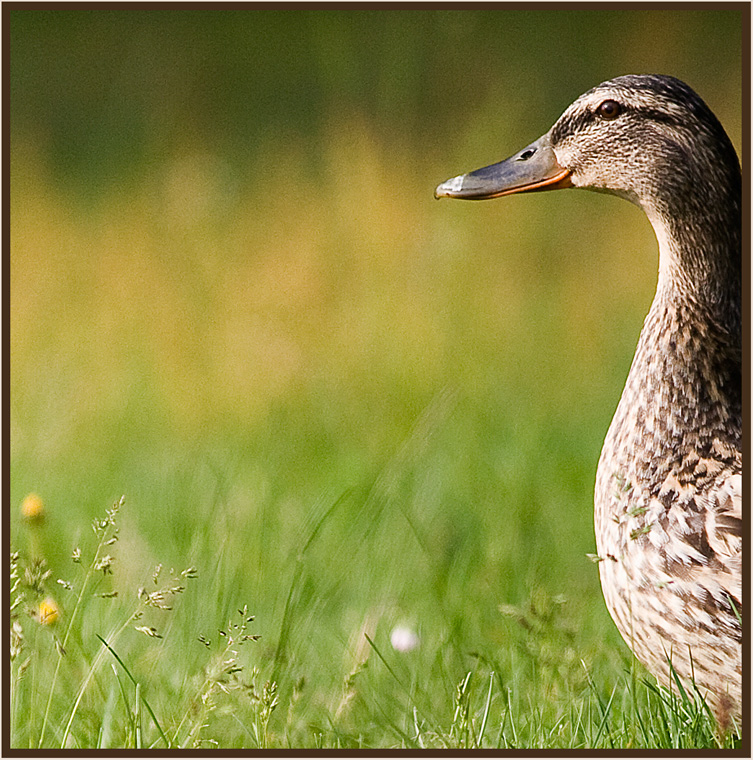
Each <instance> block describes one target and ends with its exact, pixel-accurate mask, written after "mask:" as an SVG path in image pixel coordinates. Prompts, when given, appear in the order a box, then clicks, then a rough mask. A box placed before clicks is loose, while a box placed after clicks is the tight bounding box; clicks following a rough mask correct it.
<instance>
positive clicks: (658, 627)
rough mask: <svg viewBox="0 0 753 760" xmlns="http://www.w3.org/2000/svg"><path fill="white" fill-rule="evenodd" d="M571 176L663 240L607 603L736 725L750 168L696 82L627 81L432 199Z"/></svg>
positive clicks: (606, 468) (617, 509) (601, 550)
mask: <svg viewBox="0 0 753 760" xmlns="http://www.w3.org/2000/svg"><path fill="white" fill-rule="evenodd" d="M605 103H606V106H604V105H603V104H605ZM550 154H551V155H550ZM534 156H536V157H535V160H532V158H533V157H534ZM526 161H530V162H531V173H530V176H527V177H524V179H522V180H521V179H520V178H519V177H520V175H521V172H522V171H523V170H524V169H525V163H521V162H526ZM535 161H538V162H539V163H540V164H542V165H543V168H542V166H535V165H534V164H535ZM534 169H535V171H534ZM511 171H514V173H515V177H514V178H513V179H511V178H510V176H511V175H510V172H511ZM563 185H568V186H573V187H583V188H588V189H595V190H599V191H603V192H610V193H613V194H617V195H620V196H622V197H625V198H627V199H629V200H631V201H633V202H634V203H636V204H637V205H639V206H640V207H641V208H643V209H644V211H645V212H646V214H647V216H648V218H649V220H650V221H651V224H652V225H653V227H654V230H655V232H656V236H657V239H658V242H659V278H658V283H657V291H656V295H655V297H654V301H653V303H652V305H651V308H650V311H649V313H648V316H647V317H646V321H645V324H644V326H643V330H642V332H641V335H640V339H639V342H638V347H637V349H636V353H635V357H634V359H633V363H632V366H631V369H630V372H629V374H628V378H627V381H626V384H625V388H624V390H623V393H622V398H621V399H620V402H619V405H618V407H617V411H616V413H615V416H614V419H613V420H612V424H611V426H610V428H609V431H608V433H607V436H606V439H605V442H604V447H603V450H602V453H601V458H600V460H599V466H598V471H597V477H596V489H595V532H596V544H597V548H598V554H599V558H600V562H599V571H600V576H601V583H602V588H603V591H604V597H605V600H606V603H607V607H608V608H609V611H610V613H611V614H612V617H613V619H614V621H615V623H616V624H617V627H618V629H619V630H620V633H621V634H622V636H623V637H624V639H625V640H626V641H627V643H628V644H629V646H630V647H631V648H632V650H633V652H634V653H635V655H636V657H637V658H638V659H639V660H640V661H641V662H642V663H643V664H644V665H645V666H646V667H647V668H648V669H649V670H650V671H651V672H652V673H653V674H654V675H656V676H657V677H658V678H659V680H660V681H661V682H662V683H664V684H669V683H670V678H669V661H670V660H671V663H672V666H673V667H674V669H675V670H676V671H677V673H678V674H679V675H681V676H682V677H684V678H690V677H693V678H694V679H695V682H696V684H697V685H698V686H699V687H700V688H701V690H702V692H705V694H706V696H707V698H708V700H709V702H710V704H711V705H712V706H713V707H714V709H715V710H716V714H717V718H718V720H719V723H720V726H721V727H722V729H725V730H726V728H727V727H728V725H729V722H730V720H731V719H734V720H735V721H738V722H739V719H740V717H741V714H742V705H741V699H742V695H741V691H742V653H741V646H742V645H741V641H742V626H741V619H742V618H741V616H742V612H743V599H742V534H743V521H742V455H741V439H742V387H741V385H742V384H741V359H742V330H741V258H740V257H741V218H740V207H741V176H740V166H739V163H738V160H737V156H736V154H735V151H734V148H733V147H732V145H731V143H730V141H729V138H728V137H727V135H726V133H725V132H724V129H723V128H722V126H721V125H720V123H719V122H718V120H717V119H716V117H715V116H714V115H713V113H712V112H711V111H710V109H709V108H708V107H707V106H706V104H705V103H704V102H703V101H702V100H701V98H700V97H698V95H697V94H696V93H695V92H693V90H691V89H690V88H689V87H688V86H687V85H685V84H684V83H682V82H680V81H679V80H677V79H674V78H672V77H665V76H657V75H647V76H626V77H618V78H617V79H613V80H611V81H609V82H604V83H603V84H601V85H599V86H598V87H595V88H594V89H593V90H590V91H589V92H587V93H585V94H584V95H582V96H581V97H580V98H578V100H576V101H575V102H574V103H573V104H572V105H571V106H570V107H569V108H568V109H567V110H566V111H565V113H564V114H563V115H562V116H561V117H560V119H559V120H558V121H557V122H556V124H555V125H554V126H553V127H552V129H551V130H550V131H549V132H548V133H547V134H546V135H545V136H544V137H543V138H541V139H540V140H538V141H536V142H535V143H532V144H531V146H528V148H526V149H525V150H524V151H521V153H519V154H517V155H516V156H513V157H511V158H510V159H508V160H507V161H506V162H502V163H501V164H498V165H495V167H490V168H487V169H484V170H479V171H478V172H474V173H471V174H470V175H463V176H461V177H456V178H454V179H453V180H448V182H447V183H444V184H443V185H441V186H440V187H439V188H438V189H437V195H438V196H451V197H472V198H484V197H495V196H498V195H502V194H508V193H510V192H525V191H526V190H538V189H549V187H550V186H551V187H562V186H563ZM607 254H608V251H606V252H605V255H607Z"/></svg>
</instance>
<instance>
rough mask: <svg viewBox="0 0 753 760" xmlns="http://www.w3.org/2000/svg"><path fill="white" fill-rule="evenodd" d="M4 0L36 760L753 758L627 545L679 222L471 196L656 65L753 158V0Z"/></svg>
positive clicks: (13, 339) (584, 202)
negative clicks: (603, 543) (653, 343)
mask: <svg viewBox="0 0 753 760" xmlns="http://www.w3.org/2000/svg"><path fill="white" fill-rule="evenodd" d="M3 13H4V14H6V19H9V21H10V29H11V32H10V34H11V43H12V44H11V62H12V66H11V82H10V84H11V106H12V110H13V114H14V116H13V119H12V122H11V166H10V178H11V196H10V220H11V224H10V253H11V256H10V282H11V291H10V303H9V307H10V309H9V310H10V315H9V318H10V331H9V348H10V359H11V362H10V399H9V407H10V416H9V419H8V420H7V421H6V424H7V425H8V428H9V430H8V435H7V440H8V443H9V448H10V454H9V464H10V468H9V493H8V494H6V496H7V503H8V504H9V506H10V525H9V526H8V527H9V529H10V530H9V532H8V533H9V536H10V549H11V552H12V554H11V594H10V603H11V606H12V609H11V615H10V617H11V625H12V629H11V662H10V666H9V668H8V671H7V675H8V681H9V687H10V699H11V712H10V725H9V726H6V732H7V733H6V741H7V743H8V746H9V747H10V748H18V749H23V748H37V747H42V748H55V747H68V748H107V747H109V748H114V747H130V748H147V747H153V748H164V747H198V748H203V749H211V748H220V749H228V748H237V747H245V748H265V749H272V748H290V747H292V748H307V749H314V748H325V749H333V748H349V749H353V748H366V747H370V748H373V747H377V748H431V749H441V748H478V747H485V748H513V747H515V748H578V749H583V748H620V747H630V748H641V747H667V748H679V749H693V748H715V747H718V746H719V745H720V741H721V745H722V746H726V747H731V746H734V745H735V740H734V738H733V737H727V738H726V739H723V740H720V739H719V738H718V737H716V736H715V734H714V730H713V724H712V722H711V721H710V719H709V717H708V714H707V712H706V711H705V709H704V706H703V704H702V703H701V702H700V701H699V700H698V698H697V695H694V694H692V693H688V692H684V691H682V689H680V690H679V691H678V689H677V688H675V689H674V690H673V691H670V690H665V689H660V688H657V686H656V685H655V683H654V682H653V681H651V679H650V678H649V677H648V675H647V674H646V673H645V671H643V670H642V669H641V667H640V666H639V665H638V664H637V663H635V662H634V661H633V660H632V659H631V656H630V652H629V650H628V648H627V647H626V646H625V644H624V643H623V642H622V640H621V638H620V636H619V634H618V633H617V630H616V628H615V627H614V625H613V623H612V622H611V620H610V618H609V615H608V613H607V611H606V608H605V606H604V603H603V600H602V596H601V590H600V587H599V581H598V572H597V566H596V564H594V562H593V561H592V560H591V559H590V558H589V556H588V555H589V554H592V553H593V552H595V544H594V537H593V527H592V493H593V480H594V474H595V470H596V463H597V459H598V456H599V451H600V447H601V442H602V440H603V437H604V434H605V432H606V429H607V427H608V424H609V421H610V419H611V415H612V413H613V411H614V408H615V406H616V404H617V401H618V398H619V394H620V392H621V388H622V384H623V382H624V379H625V376H626V374H627V371H628V368H629V365H630V361H631V358H632V352H633V349H634V346H635V343H636V340H637V337H638V333H639V331H640V327H641V324H642V320H643V317H644V315H645V313H646V311H647V309H648V306H649V304H650V301H651V298H652V296H653V289H654V287H655V277H656V253H655V251H656V243H655V240H654V236H653V232H652V230H651V228H650V226H649V224H648V222H647V221H646V219H645V218H644V217H643V215H642V213H641V212H640V211H639V210H638V209H637V208H634V207H632V206H630V204H627V203H625V202H624V201H621V200H619V199H616V198H613V197H607V196H603V195H597V194H593V193H583V192H575V191H570V192H559V193H542V194H534V195H530V196H524V197H520V198H517V197H515V198H509V199H501V200H499V201H490V202H488V203H474V204H469V203H460V202H447V201H443V202H436V201H435V200H434V198H433V190H434V187H435V186H436V184H438V183H439V182H441V181H443V180H445V179H447V178H448V177H450V176H453V175H455V174H457V173H459V172H462V171H465V170H470V169H473V168H476V167H478V166H482V165H485V164H487V163H490V162H492V161H495V160H499V159H501V158H504V157H505V156H507V155H509V154H511V153H513V152H514V151H516V150H518V149H519V148H521V147H522V146H524V145H526V144H527V143H529V142H530V141H531V140H533V139H535V138H536V137H538V136H540V134H542V133H543V132H544V131H546V130H547V129H548V128H549V126H550V125H551V123H553V121H554V120H555V119H556V118H557V116H558V115H559V114H560V113H561V111H562V110H563V109H564V108H565V107H566V106H567V105H568V104H569V103H570V102H571V100H572V99H574V98H575V97H576V96H577V95H579V94H580V93H581V92H582V91H583V90H585V89H587V88H588V87H590V86H593V85H594V84H596V83H598V82H599V81H601V80H603V79H606V78H608V77H610V76H615V75H618V74H622V73H628V72H631V73H632V72H637V71H659V72H662V73H672V74H674V75H676V76H679V77H681V78H683V79H686V80H687V81H688V82H689V83H691V85H692V86H694V87H695V88H696V89H697V90H698V91H699V92H700V93H701V94H702V96H703V97H704V98H705V99H706V100H707V102H708V103H709V104H710V105H711V107H712V108H713V110H714V111H715V112H716V113H717V115H718V116H719V118H720V120H721V121H722V123H723V124H724V125H725V126H726V128H727V130H728V132H729V134H730V136H731V138H732V140H733V142H734V143H735V145H736V146H737V147H738V149H739V146H740V144H741V129H742V127H741V124H742V116H741V108H740V93H741V84H740V82H741V41H740V19H741V11H739V10H730V9H727V10H721V11H711V10H704V11H689V10H680V11H674V12H670V11H655V10H650V11H619V12H618V11H610V12H607V11H589V12H585V11H578V12H572V11H563V12H562V13H560V12H552V11H548V12H544V11H536V12H534V11H514V12H513V11H507V10H497V11H483V12H482V11H451V12H439V11H404V10H403V11H384V10H382V11H369V12H364V11H356V10H347V11H322V10H318V11H314V10H312V11H306V12H304V11H292V10H285V11H269V10H266V11H261V10H254V11H249V10H246V11H233V12H232V13H231V12H228V11H224V12H217V11H201V12H199V11H190V12H189V11H185V10H181V11H175V12H169V11H159V12H157V11H154V12H150V13H149V14H147V13H144V12H141V11H129V12H127V13H126V12H121V11H103V10H99V11H96V12H94V11H88V12H82V11H71V10H67V11H50V10H45V11H37V10H30V9H15V10H11V11H8V10H7V6H6V8H4V9H3ZM427 20H428V21H427ZM563 46H566V47H565V48H564V50H563ZM567 51H569V54H570V58H568V60H572V65H571V66H569V67H568V68H567V70H565V71H561V76H559V78H558V77H555V76H554V74H553V72H555V71H556V72H557V73H558V75H559V74H560V68H558V64H557V63H556V61H557V60H560V59H561V57H562V56H563V55H564V54H565V52H567ZM534 58H535V59H536V64H535V66H533V65H531V62H532V61H533V60H534ZM474 61H482V62H483V65H481V64H478V65H477V66H476V67H475V68H474ZM6 535H8V534H6ZM665 686H666V685H665Z"/></svg>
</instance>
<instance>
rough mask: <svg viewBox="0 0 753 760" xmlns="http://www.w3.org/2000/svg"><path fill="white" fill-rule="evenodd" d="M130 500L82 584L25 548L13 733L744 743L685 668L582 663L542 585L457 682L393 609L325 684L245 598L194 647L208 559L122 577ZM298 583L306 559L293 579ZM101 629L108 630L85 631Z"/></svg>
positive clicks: (83, 744) (31, 736) (177, 740)
mask: <svg viewBox="0 0 753 760" xmlns="http://www.w3.org/2000/svg"><path fill="white" fill-rule="evenodd" d="M126 510H127V506H126V505H124V500H122V499H121V500H120V501H119V502H117V503H115V504H114V505H113V507H112V508H111V509H109V510H107V511H106V513H105V516H104V518H103V519H101V520H96V521H95V523H94V526H93V527H94V534H95V536H94V538H95V539H96V545H94V541H90V542H88V544H90V545H88V546H86V548H85V549H80V548H79V547H77V548H76V549H75V550H74V551H73V553H72V555H71V567H70V570H71V571H72V572H71V573H70V574H69V575H68V577H69V578H71V580H63V579H61V580H58V581H57V582H58V585H61V586H62V588H63V589H64V592H56V591H53V590H52V585H53V584H52V575H51V574H50V571H49V570H48V569H46V568H45V565H44V562H43V561H42V560H38V561H36V562H34V563H32V564H27V563H26V562H25V561H24V559H23V558H22V557H21V556H20V555H19V554H17V553H15V554H13V555H12V558H11V560H12V566H11V580H12V590H11V602H12V607H11V619H12V631H13V637H12V645H13V650H12V661H11V674H10V676H11V694H10V700H11V726H10V738H11V741H10V744H11V746H12V747H15V748H24V747H28V748H32V749H33V748H53V747H66V748H75V749H84V748H89V749H91V748H97V749H103V748H107V747H123V748H133V749H144V748H165V747H169V748H180V747H183V748H187V747H188V748H190V747H199V748H204V749H206V748H211V747H223V748H229V747H252V748H262V749H270V748H284V747H299V748H302V747H309V748H312V747H316V748H330V749H331V748H351V749H352V748H362V747H374V746H380V747H402V748H414V749H415V748H431V749H447V748H454V749H475V748H498V749H512V748H525V747H537V748H576V749H584V748H604V749H606V748H609V749H613V748H616V747H630V748H641V747H651V748H657V747H663V748H672V749H692V748H699V747H705V748H717V747H722V746H724V747H730V748H731V747H734V746H735V742H734V740H733V739H732V738H731V737H727V738H726V739H725V740H724V742H723V743H722V744H719V743H718V739H717V738H716V736H715V734H714V730H713V726H714V723H713V718H712V716H711V713H710V711H709V710H708V708H707V707H706V705H705V703H704V702H703V700H702V698H701V697H700V695H699V694H697V693H696V694H693V693H691V692H688V691H687V690H686V689H685V688H683V686H682V684H681V683H680V682H679V680H678V681H677V683H676V687H677V688H676V690H674V691H669V690H667V689H664V688H661V687H657V686H656V685H655V684H653V683H652V682H650V681H649V680H645V679H642V678H641V679H638V678H637V677H636V674H635V672H634V670H633V668H632V666H631V668H630V670H629V671H626V672H623V673H622V674H621V675H619V676H618V677H617V678H616V679H615V680H614V682H613V684H612V685H611V687H610V688H606V687H605V684H603V683H602V684H598V683H597V682H596V681H595V680H594V678H593V676H592V675H591V673H590V672H589V665H587V664H586V662H585V661H584V660H582V659H581V660H580V661H579V662H577V663H576V662H570V663H569V665H568V657H567V656H566V653H567V646H563V642H565V641H568V642H570V645H571V646H572V645H573V644H574V643H575V642H576V641H577V637H576V635H575V630H576V629H575V626H574V624H573V621H572V620H570V619H568V617H567V616H566V615H564V614H563V612H562V608H563V607H565V606H566V601H565V600H564V599H563V598H557V599H549V598H547V597H546V596H545V595H544V594H543V592H541V591H540V592H539V593H538V595H537V600H536V602H535V603H533V604H531V605H530V606H528V607H527V608H526V609H515V608H506V609H503V610H502V613H503V615H504V616H506V617H508V618H513V619H514V620H515V625H514V626H512V627H511V628H510V629H509V630H508V640H509V648H510V649H509V652H508V653H507V654H506V653H505V650H504V649H502V650H497V649H496V648H494V649H492V648H490V647H488V646H487V647H486V649H485V650H484V651H481V652H472V651H467V652H465V653H464V655H465V658H466V664H470V669H468V670H467V671H462V669H461V670H460V671H459V672H460V673H461V677H460V679H459V680H458V681H457V682H454V681H453V680H452V678H453V669H452V667H451V665H450V663H448V662H447V658H446V651H447V649H448V648H450V647H451V645H450V642H449V641H448V640H447V639H448V638H449V637H448V632H445V634H444V638H445V641H442V642H439V643H438V646H433V647H429V646H427V645H428V644H430V642H431V641H432V638H433V637H431V636H430V634H429V633H428V631H425V630H424V631H422V636H421V639H420V644H419V645H418V646H417V647H416V648H415V649H413V650H412V651H409V652H405V651H403V652H401V651H400V650H396V649H394V648H391V647H390V646H389V641H385V640H384V625H383V624H382V621H371V622H372V624H373V627H372V626H371V625H368V623H367V624H365V625H364V626H363V627H362V630H361V631H360V632H359V633H360V637H359V639H357V640H355V641H353V642H352V644H353V650H352V651H351V653H350V654H351V658H350V661H351V668H350V672H347V673H346V672H345V671H346V668H345V667H344V663H343V665H339V664H338V663H337V662H333V661H331V660H330V661H325V662H321V661H320V663H319V664H320V666H325V667H326V666H329V673H328V675H329V676H330V677H331V678H333V683H332V684H331V685H330V686H329V690H327V691H323V692H322V691H318V689H317V687H318V686H319V685H320V684H321V683H322V681H323V675H324V674H322V673H319V672H317V671H316V670H315V669H314V670H311V671H310V672H308V673H307V674H302V673H301V666H302V665H303V663H301V662H300V660H298V661H297V662H296V661H295V660H296V658H293V657H285V656H284V655H281V651H282V650H283V649H284V646H283V644H282V641H280V642H279V643H278V646H277V651H276V652H274V653H273V650H271V649H269V648H268V647H265V645H264V643H263V642H264V635H263V634H260V633H258V632H257V630H262V625H261V624H260V622H259V621H257V620H256V619H255V617H254V616H253V615H250V614H249V608H248V607H247V606H244V607H242V608H240V609H238V610H235V611H233V614H232V615H230V617H229V619H228V620H227V621H226V623H224V624H223V625H222V626H221V627H220V628H217V629H216V630H215V631H213V632H211V633H210V634H209V635H203V634H200V635H198V636H197V637H195V638H194V640H193V641H192V650H193V651H191V652H188V651H186V649H187V647H186V645H185V641H184V636H183V635H182V633H183V632H181V631H179V630H177V626H176V625H173V621H172V620H170V617H171V616H174V617H178V616H179V612H178V608H177V603H178V600H179V598H181V597H183V596H184V595H185V592H186V591H188V587H189V585H190V586H192V587H193V588H194V589H196V588H199V587H200V586H201V579H200V578H199V577H197V571H196V570H195V569H194V568H187V569H185V570H183V571H181V572H179V573H176V572H175V571H173V570H171V571H170V572H169V573H165V571H164V569H163V568H162V567H161V566H157V567H156V568H155V569H154V570H153V572H152V573H151V577H150V578H149V579H148V580H146V584H145V586H142V587H139V588H138V589H132V592H133V593H131V594H123V593H120V592H116V591H115V589H114V587H115V586H117V585H118V584H117V582H116V581H117V573H118V567H119V565H120V559H119V558H118V557H117V553H118V552H117V548H116V547H118V544H119V541H118V537H119V526H118V520H119V517H120V514H121V513H124V512H125V511H126ZM325 518H326V514H325ZM37 519H39V518H37ZM318 527H319V526H316V527H315V528H314V531H313V533H312V538H313V535H314V534H315V533H316V529H317V528H318ZM38 528H39V525H38V524H37V527H36V528H33V527H30V530H34V529H38ZM305 550H306V547H304V548H303V550H302V554H305ZM111 551H112V552H113V554H110V552H111ZM300 584H301V574H300V573H296V574H295V575H294V581H293V585H294V587H295V586H299V585H300ZM296 591H297V589H296V588H293V589H291V595H290V596H289V598H288V602H289V601H290V598H291V597H292V596H294V595H295V594H296ZM66 593H67V594H68V597H66V595H65V594H66ZM51 594H55V595H56V596H58V598H60V599H61V603H60V605H61V606H60V607H56V609H57V612H56V614H55V615H48V617H47V619H43V618H40V617H38V616H37V617H35V616H34V615H33V614H30V613H32V612H33V611H34V610H35V609H39V608H40V605H41V603H42V600H43V599H44V600H46V603H47V604H48V606H49V604H50V602H49V600H50V598H51V597H50V595H51ZM63 599H68V602H69V604H67V605H66V604H65V603H64V602H63V601H62V600H63ZM187 604H188V602H184V606H185V605H187ZM174 606H175V609H174ZM61 607H62V610H67V611H68V612H67V614H65V612H63V611H61ZM187 612H188V615H187V616H186V619H187V620H192V619H193V617H194V616H193V614H191V613H192V611H190V610H188V611H187ZM193 612H195V611H193ZM287 612H289V608H288V607H286V613H287ZM97 629H99V630H101V631H103V632H106V633H105V635H100V634H99V633H96V632H95V633H94V635H93V636H89V635H87V631H88V630H92V631H96V630H97ZM367 629H369V630H371V635H370V634H369V632H367ZM194 631H195V629H194V630H192V631H191V634H193V633H194ZM532 634H533V635H532ZM287 635H288V636H290V637H291V638H294V636H293V635H292V634H290V633H289V634H287ZM210 636H211V638H210ZM372 636H373V638H372ZM192 638H193V636H192ZM550 641H556V642H557V647H556V648H557V649H558V650H559V652H560V653H561V655H565V656H561V657H560V661H559V662H555V659H554V658H550V656H547V655H545V654H544V652H545V649H546V645H547V642H550ZM290 643H291V647H290V649H291V650H294V649H297V648H298V647H294V646H292V642H290ZM322 643H323V645H324V647H326V642H322ZM456 644H457V642H456ZM265 650H266V653H265ZM509 654H512V655H513V656H512V657H511V658H509V657H508V655H509ZM599 659H600V658H599V657H596V658H594V660H595V661H596V662H598V661H599ZM166 663H169V664H166ZM281 663H282V664H281ZM570 665H571V666H572V667H570ZM528 668H532V669H533V670H534V673H531V674H530V675H532V676H533V677H532V678H530V679H529V678H527V677H526V674H525V671H526V670H527V669H528ZM455 676H457V672H455ZM338 682H339V683H338ZM34 705H39V706H42V705H46V707H45V709H44V710H43V711H42V710H41V709H40V710H35V709H34ZM25 716H29V717H31V718H32V719H31V720H25V719H24V717H25Z"/></svg>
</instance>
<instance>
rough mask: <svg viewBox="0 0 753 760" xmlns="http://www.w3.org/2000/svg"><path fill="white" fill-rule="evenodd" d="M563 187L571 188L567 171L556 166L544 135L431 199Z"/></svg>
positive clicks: (478, 197)
mask: <svg viewBox="0 0 753 760" xmlns="http://www.w3.org/2000/svg"><path fill="white" fill-rule="evenodd" d="M563 187H572V182H571V181H570V171H569V170H568V169H565V168H564V167H562V166H560V165H559V163H558V162H557V156H556V155H555V153H554V151H553V150H552V146H551V143H550V140H549V135H548V134H546V135H544V136H543V137H541V138H539V139H538V140H536V142H533V143H531V144H530V145H528V146H526V147H525V148H523V150H521V151H520V152H518V153H516V154H515V155H514V156H510V158H507V159H505V160H504V161H500V162H499V163H498V164H492V165H491V166H485V167H484V168H483V169H477V170H476V171H474V172H470V173H469V174H461V175H460V176H458V177H453V178H452V179H448V180H447V182H443V183H442V184H441V185H439V187H438V188H437V189H436V190H435V191H434V196H435V197H436V198H462V199H465V200H485V199H487V198H500V197H501V196H503V195H512V194H513V193H532V192H536V191H538V190H557V189H559V188H563Z"/></svg>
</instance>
